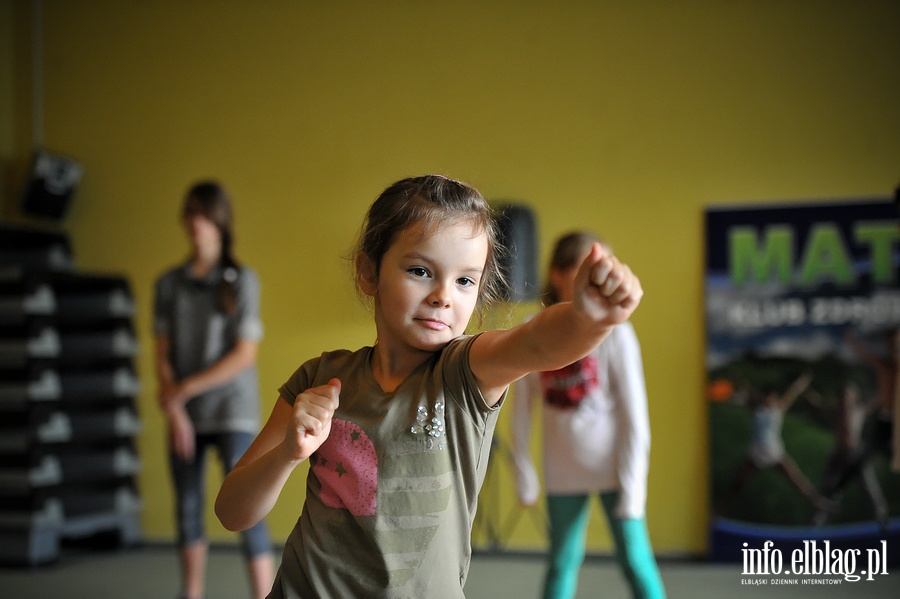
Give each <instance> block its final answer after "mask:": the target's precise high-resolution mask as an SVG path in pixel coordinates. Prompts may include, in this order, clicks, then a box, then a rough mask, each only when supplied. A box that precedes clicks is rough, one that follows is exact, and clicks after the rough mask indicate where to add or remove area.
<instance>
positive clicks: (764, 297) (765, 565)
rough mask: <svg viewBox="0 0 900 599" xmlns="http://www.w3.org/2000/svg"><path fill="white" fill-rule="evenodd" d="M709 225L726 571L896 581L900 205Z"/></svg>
mask: <svg viewBox="0 0 900 599" xmlns="http://www.w3.org/2000/svg"><path fill="white" fill-rule="evenodd" d="M705 219H706V272H705V318H706V369H707V389H706V401H707V402H708V407H709V444H710V445H709V447H710V469H711V471H710V487H711V489H710V513H711V514H712V517H711V522H710V557H711V559H713V560H715V561H730V562H742V563H743V573H744V574H760V573H770V572H768V571H767V572H762V570H764V569H765V570H769V569H771V570H772V571H773V572H774V570H775V568H776V566H778V569H779V570H780V571H781V572H788V573H793V574H795V575H822V574H829V575H840V574H844V575H846V576H851V577H852V576H862V577H863V578H866V577H870V576H876V575H884V574H887V573H888V568H889V567H890V566H897V565H900V544H898V541H900V472H898V471H896V470H895V469H896V468H897V467H898V465H900V456H898V460H897V462H896V463H894V464H892V459H893V452H894V451H895V450H894V446H893V435H894V434H895V433H894V422H895V420H897V417H896V416H895V413H896V412H897V411H898V410H897V406H896V403H897V402H895V401H894V393H895V391H896V390H897V389H896V388H897V383H896V377H897V370H898V369H897V364H898V358H900V278H898V265H900V229H898V211H897V207H896V206H895V205H894V203H893V202H892V201H891V200H889V199H887V198H885V199H883V200H870V199H866V200H848V201H822V202H816V203H811V202H802V203H800V202H798V203H783V204H778V205H763V206H753V207H737V208H736V207H712V208H709V209H707V210H706V213H705ZM775 557H777V558H778V560H779V562H780V563H779V564H776V563H775V562H774V558H775ZM851 558H852V560H853V561H852V563H851ZM748 569H749V570H750V571H749V572H748ZM851 569H852V571H851ZM861 572H866V574H861ZM898 573H900V572H898Z"/></svg>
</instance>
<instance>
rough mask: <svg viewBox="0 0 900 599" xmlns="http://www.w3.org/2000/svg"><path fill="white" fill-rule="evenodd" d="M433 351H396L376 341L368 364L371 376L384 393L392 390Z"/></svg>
mask: <svg viewBox="0 0 900 599" xmlns="http://www.w3.org/2000/svg"><path fill="white" fill-rule="evenodd" d="M432 353H433V352H429V351H419V350H412V351H396V350H392V349H391V348H388V347H386V346H385V344H383V343H380V342H376V343H375V347H374V348H373V350H372V363H371V364H370V367H371V370H372V376H373V377H375V381H376V382H377V383H378V385H379V386H380V387H381V390H382V391H384V392H385V393H392V392H394V391H395V390H396V389H397V387H399V386H400V384H401V383H403V381H405V380H406V379H407V377H409V375H411V374H412V373H413V372H414V371H415V370H416V369H417V368H418V367H419V366H421V365H422V364H424V363H425V362H426V361H427V360H428V359H429V358H430V357H431V356H432Z"/></svg>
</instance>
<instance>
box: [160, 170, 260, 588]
mask: <svg viewBox="0 0 900 599" xmlns="http://www.w3.org/2000/svg"><path fill="white" fill-rule="evenodd" d="M181 218H182V224H183V225H184V228H185V231H186V233H187V237H188V240H189V242H190V245H191V255H190V256H189V258H188V259H187V261H186V262H184V263H183V264H181V265H178V266H176V267H174V268H172V269H170V270H168V271H167V272H165V273H164V274H163V275H162V276H161V277H159V279H158V280H157V282H156V290H155V301H154V311H153V316H154V320H153V330H154V333H155V335H156V374H157V381H158V384H159V404H160V407H161V409H162V410H163V413H164V415H165V417H166V421H167V423H168V427H169V454H170V466H171V472H172V481H173V484H174V486H175V494H176V518H177V520H176V522H177V527H178V546H179V549H180V551H181V566H182V597H184V598H187V599H199V598H200V597H202V596H203V593H204V588H205V570H206V556H207V550H208V546H207V542H206V535H205V531H204V528H203V524H204V520H205V516H204V506H205V501H204V489H205V464H206V459H205V455H206V449H207V447H209V446H215V447H216V449H217V451H218V453H219V457H220V458H221V460H222V465H223V468H224V470H225V472H226V473H228V472H229V471H230V470H231V469H232V468H233V467H234V464H235V463H236V462H237V460H238V459H239V458H240V457H241V455H242V454H243V453H244V451H245V450H246V449H247V447H248V446H249V445H250V443H251V442H252V440H253V438H254V436H255V434H256V432H257V431H258V429H259V388H258V381H257V373H256V352H257V346H258V344H259V341H260V339H261V338H262V333H263V329H262V323H261V321H260V317H259V279H258V278H257V276H256V273H255V272H254V271H253V270H252V269H250V268H248V267H247V266H242V265H240V264H238V262H237V261H236V260H235V258H234V256H233V255H232V243H233V235H232V230H231V223H232V212H231V203H230V201H229V198H228V195H227V193H226V192H225V190H224V189H223V188H222V186H221V185H219V184H218V183H216V182H214V181H203V182H200V183H197V184H196V185H194V186H192V187H191V188H190V189H189V190H188V192H187V195H186V197H185V200H184V207H183V209H182V213H181ZM242 547H243V550H244V555H245V557H246V559H247V564H248V568H249V572H250V579H251V585H252V587H253V596H254V597H264V596H265V595H266V593H267V592H268V590H269V588H271V585H272V579H273V576H274V564H273V559H272V553H271V541H270V538H269V532H268V528H267V527H266V523H265V521H261V522H260V523H259V524H258V525H257V526H255V527H253V528H251V529H249V530H247V531H245V532H244V533H243V534H242Z"/></svg>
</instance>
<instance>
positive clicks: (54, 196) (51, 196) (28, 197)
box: [22, 150, 82, 221]
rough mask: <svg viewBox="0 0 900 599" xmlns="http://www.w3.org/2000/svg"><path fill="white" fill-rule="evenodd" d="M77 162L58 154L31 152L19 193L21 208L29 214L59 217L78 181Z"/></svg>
mask: <svg viewBox="0 0 900 599" xmlns="http://www.w3.org/2000/svg"><path fill="white" fill-rule="evenodd" d="M81 173H82V168H81V165H80V164H79V163H78V162H76V161H75V160H72V159H71V158H68V157H66V156H61V155H59V154H52V153H50V152H46V151H43V150H39V151H37V152H35V154H34V160H33V161H32V163H31V170H30V171H29V177H28V182H27V183H26V185H25V191H24V193H23V196H22V211H23V212H25V214H28V215H30V216H37V217H39V218H45V219H49V220H57V221H58V220H62V219H63V218H64V217H65V215H66V212H67V211H68V209H69V204H70V203H71V201H72V196H74V195H75V191H76V189H77V188H78V184H79V183H80V182H81Z"/></svg>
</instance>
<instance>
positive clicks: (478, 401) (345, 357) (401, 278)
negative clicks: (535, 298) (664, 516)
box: [216, 175, 643, 599]
mask: <svg viewBox="0 0 900 599" xmlns="http://www.w3.org/2000/svg"><path fill="white" fill-rule="evenodd" d="M496 239H497V237H496V231H495V228H494V224H493V220H492V217H491V211H490V208H489V206H488V204H487V202H485V200H484V198H483V197H482V196H481V194H480V193H479V192H478V191H477V190H475V189H474V188H472V187H470V186H468V185H465V184H463V183H460V182H457V181H453V180H450V179H447V178H445V177H441V176H436V175H429V176H423V177H417V178H411V179H404V180H402V181H399V182H397V183H395V184H393V185H391V186H390V187H388V188H387V189H386V190H385V191H384V192H383V193H382V194H381V195H380V196H379V197H378V198H377V199H376V200H375V202H374V204H373V205H372V206H371V207H370V208H369V212H368V214H367V217H366V222H365V225H364V228H363V231H362V234H361V238H360V242H359V247H358V253H357V254H356V277H357V285H358V287H359V289H360V290H361V291H362V293H364V294H365V295H367V296H370V297H371V298H372V300H373V303H374V312H375V328H376V333H377V337H376V341H375V345H374V346H373V347H364V348H362V349H359V350H357V351H348V350H338V351H333V352H326V353H324V354H322V355H321V356H320V357H318V358H315V359H313V360H310V361H308V362H306V363H305V364H303V365H302V366H301V367H300V368H299V369H298V370H297V371H296V372H295V373H294V374H293V376H291V378H290V379H288V381H287V382H286V383H285V384H284V385H283V386H282V387H281V388H280V389H279V391H280V397H279V399H278V401H277V402H276V403H275V407H274V409H273V410H272V414H271V415H270V416H269V420H268V422H267V423H266V425H265V426H264V427H263V429H262V431H261V432H260V433H259V435H258V436H257V438H256V440H255V441H254V442H253V444H252V445H251V446H250V448H249V449H248V450H247V452H246V453H245V454H244V456H243V457H242V458H241V460H240V461H239V462H238V464H237V466H236V467H235V468H234V469H233V470H232V472H231V473H230V474H229V475H228V476H227V477H226V479H225V481H224V482H223V484H222V489H221V490H220V492H219V496H218V498H217V500H216V513H217V515H218V517H219V519H220V520H221V521H222V524H223V525H225V527H226V528H228V529H230V530H242V529H245V528H247V527H250V526H253V525H254V524H255V523H256V522H258V521H260V520H261V519H262V518H264V517H265V516H266V515H267V514H268V513H269V511H270V510H271V509H272V507H273V505H274V504H275V501H276V499H277V498H278V495H279V493H280V492H281V490H282V488H283V487H284V484H285V482H286V481H287V479H288V477H289V476H290V474H291V472H293V470H294V469H295V468H296V467H297V466H298V465H299V464H300V463H302V462H303V461H304V460H306V459H307V458H308V459H309V460H310V470H309V474H308V477H307V490H306V502H305V504H304V506H303V511H302V513H301V515H300V519H299V521H298V522H297V524H296V526H295V527H294V530H293V531H292V532H291V534H290V536H289V538H288V540H287V543H286V545H285V549H284V554H283V557H282V562H281V567H280V569H279V571H278V574H277V576H276V580H275V585H274V588H273V589H272V593H271V595H270V597H273V598H279V597H289V598H298V597H303V599H311V598H315V597H327V598H330V599H338V598H360V597H366V598H374V597H409V598H418V599H421V598H428V599H440V598H459V597H463V596H464V594H463V587H464V585H465V581H466V575H467V573H468V569H469V560H470V557H471V547H470V534H471V528H472V521H473V518H474V517H475V508H476V505H477V498H478V491H479V490H480V488H481V484H482V481H483V480H484V475H485V469H486V468H487V460H488V456H489V449H490V446H491V438H492V436H493V433H494V426H495V424H496V421H497V410H498V409H499V406H500V402H501V400H502V398H503V397H504V396H505V394H506V390H507V387H508V386H509V384H510V383H512V382H513V381H515V380H516V379H518V378H520V377H522V376H524V375H525V374H527V373H529V372H532V371H536V370H553V369H556V368H560V367H562V366H565V365H567V364H570V363H572V362H574V361H575V360H577V359H579V358H581V357H582V356H584V355H586V354H587V353H588V352H590V351H591V350H592V349H593V348H594V347H596V346H597V345H598V344H599V343H600V341H601V340H602V339H603V338H604V337H605V336H606V335H607V334H608V333H609V331H610V330H611V329H612V327H613V326H615V325H616V324H619V323H621V322H623V321H625V320H626V319H627V318H628V317H629V316H630V315H631V313H632V312H633V311H634V309H635V308H636V307H637V305H638V303H639V302H640V299H641V296H642V295H643V291H642V289H641V285H640V282H639V281H638V279H637V278H636V277H635V276H634V275H633V274H632V272H631V270H630V269H629V268H628V267H627V266H626V265H624V264H622V263H620V262H619V261H618V260H617V259H616V258H614V257H613V256H609V255H607V254H606V253H605V252H604V251H603V249H602V248H601V247H600V245H599V244H596V245H594V246H593V247H592V248H591V251H590V252H589V253H588V255H587V257H586V258H585V260H584V262H583V263H582V264H581V266H580V268H579V270H578V275H577V277H576V283H575V291H574V295H573V298H572V301H571V302H566V303H560V304H557V305H555V306H552V307H550V308H548V309H546V310H543V311H542V312H541V313H540V314H539V315H537V316H536V317H535V318H534V319H532V320H531V321H529V322H527V323H525V324H522V325H520V326H517V327H515V328H512V329H509V330H491V331H487V332H484V333H481V334H479V335H475V336H468V335H465V334H464V332H465V330H466V326H467V325H468V324H469V319H470V317H471V316H472V313H473V312H474V311H475V309H476V307H484V306H485V305H487V304H488V303H489V302H490V301H491V300H492V299H493V298H494V297H496V291H497V289H498V284H499V282H500V274H499V272H498V267H497V252H498V251H500V248H499V247H498V244H497V240H496Z"/></svg>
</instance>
